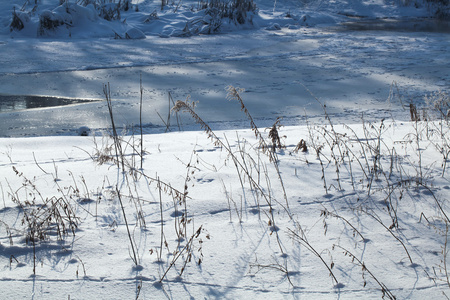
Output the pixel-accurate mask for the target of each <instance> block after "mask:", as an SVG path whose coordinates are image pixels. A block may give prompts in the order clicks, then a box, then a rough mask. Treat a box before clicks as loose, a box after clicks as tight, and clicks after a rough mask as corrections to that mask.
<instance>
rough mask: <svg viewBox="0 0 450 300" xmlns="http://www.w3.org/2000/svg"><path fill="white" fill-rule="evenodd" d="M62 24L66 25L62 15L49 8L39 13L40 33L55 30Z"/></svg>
mask: <svg viewBox="0 0 450 300" xmlns="http://www.w3.org/2000/svg"><path fill="white" fill-rule="evenodd" d="M61 25H64V20H63V18H62V17H61V15H59V14H55V13H53V12H51V11H49V10H44V11H43V12H42V13H41V14H40V15H39V28H38V34H39V35H44V34H46V33H47V32H48V31H51V30H55V29H56V28H58V27H59V26H61Z"/></svg>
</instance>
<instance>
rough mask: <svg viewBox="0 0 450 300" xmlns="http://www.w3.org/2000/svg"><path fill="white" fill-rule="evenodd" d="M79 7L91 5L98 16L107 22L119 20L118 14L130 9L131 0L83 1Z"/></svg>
mask: <svg viewBox="0 0 450 300" xmlns="http://www.w3.org/2000/svg"><path fill="white" fill-rule="evenodd" d="M80 4H81V5H83V6H87V5H93V6H94V7H95V8H96V9H97V11H98V15H99V16H100V17H102V18H103V19H105V20H107V21H113V20H120V12H121V11H128V10H130V9H131V8H132V3H131V0H118V1H117V2H116V1H115V0H109V1H107V0H83V1H81V2H80Z"/></svg>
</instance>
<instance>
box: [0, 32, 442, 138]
mask: <svg viewBox="0 0 450 300" xmlns="http://www.w3.org/2000/svg"><path fill="white" fill-rule="evenodd" d="M449 48H450V38H449V34H448V33H440V32H437V33H436V32H410V31H379V30H378V31H373V30H370V31H367V30H365V31H348V30H346V31H336V30H328V29H327V28H303V27H301V28H283V29H282V30H279V31H267V30H258V31H253V30H248V31H240V32H238V33H230V34H225V35H214V36H193V37H190V38H188V39H187V38H170V39H162V38H159V37H148V38H147V39H145V40H138V41H136V40H134V41H130V40H110V39H96V40H50V39H41V40H38V39H36V40H30V39H27V43H24V41H21V40H20V39H11V40H7V41H6V42H4V43H2V44H1V45H0V49H1V50H2V53H5V54H6V55H2V56H1V58H0V60H1V62H0V63H1V65H2V68H1V69H0V92H1V93H2V94H6V95H38V96H52V97H64V98H70V99H88V100H102V99H104V95H103V85H104V84H107V83H109V84H110V86H111V92H112V98H113V100H114V107H115V108H116V109H117V117H116V121H117V123H118V124H119V126H122V125H124V126H132V125H135V124H137V123H138V118H139V113H138V112H139V99H140V78H142V86H143V92H144V93H143V100H144V107H143V112H144V114H143V115H144V123H145V124H146V129H147V130H148V131H149V132H155V131H156V132H158V131H161V130H163V129H164V128H165V126H164V122H165V118H166V117H167V116H168V110H169V100H168V99H169V97H168V94H169V92H170V94H171V96H172V97H173V99H174V100H184V99H186V97H188V96H190V97H191V99H192V100H194V101H198V105H197V112H198V113H199V115H200V116H202V118H204V120H205V121H207V122H210V123H211V125H212V126H213V127H214V128H222V129H224V128H238V127H246V126H247V125H246V122H245V117H244V115H243V114H242V113H240V111H239V110H240V108H239V106H238V105H237V104H236V103H231V102H229V101H227V100H226V91H225V88H226V87H227V86H228V85H233V86H235V87H241V88H244V89H245V92H244V93H243V94H242V96H243V98H244V101H245V102H246V104H247V106H248V109H249V110H250V112H251V113H252V115H253V117H254V118H255V119H256V120H257V121H258V122H259V125H260V126H269V125H270V124H271V123H273V121H274V120H275V119H276V118H277V117H283V118H284V121H283V122H284V124H286V125H295V124H303V123H304V122H305V120H306V119H307V118H308V119H314V118H317V117H319V116H321V115H322V110H321V108H320V106H319V105H318V102H317V101H316V100H315V97H317V99H319V100H320V101H322V102H323V103H325V104H326V105H327V108H328V110H329V112H330V113H331V114H332V115H333V116H334V117H335V118H337V119H336V120H338V121H339V122H341V121H342V122H357V121H359V120H360V118H361V116H362V114H363V113H364V117H365V118H369V119H377V118H381V117H388V118H389V117H391V116H394V117H395V118H402V116H404V117H405V119H407V118H408V113H407V112H403V107H402V105H403V106H405V105H407V104H409V103H410V102H414V103H415V104H417V105H418V106H420V105H422V104H423V103H424V96H425V95H429V94H430V93H432V92H435V91H438V90H443V91H448V90H449V86H450V72H449V71H448V62H449V61H450V53H449V52H448V49H449ZM30 51H32V52H30ZM30 53H32V55H30ZM313 95H314V96H313ZM0 119H1V123H0V124H1V125H0V135H1V136H25V135H55V134H56V135H58V134H74V133H75V132H76V130H77V128H79V127H80V126H88V127H90V128H92V129H93V130H95V129H101V128H105V127H108V112H107V109H106V104H105V103H104V102H100V103H99V102H88V103H82V104H78V105H71V106H67V107H53V108H39V109H31V110H26V111H17V112H3V113H0ZM183 124H184V126H185V127H184V128H185V129H189V128H191V125H192V121H191V120H189V119H187V118H186V119H184V120H183ZM194 128H195V127H194Z"/></svg>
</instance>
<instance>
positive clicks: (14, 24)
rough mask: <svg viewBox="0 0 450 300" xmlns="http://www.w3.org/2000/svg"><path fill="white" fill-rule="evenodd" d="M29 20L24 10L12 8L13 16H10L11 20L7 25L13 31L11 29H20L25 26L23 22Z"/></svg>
mask: <svg viewBox="0 0 450 300" xmlns="http://www.w3.org/2000/svg"><path fill="white" fill-rule="evenodd" d="M28 22H30V16H29V15H28V14H27V13H24V12H21V11H19V12H16V10H15V9H14V11H13V16H12V21H11V24H10V25H9V30H10V31H13V30H17V31H20V30H22V29H23V28H24V27H25V23H28Z"/></svg>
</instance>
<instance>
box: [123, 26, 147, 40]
mask: <svg viewBox="0 0 450 300" xmlns="http://www.w3.org/2000/svg"><path fill="white" fill-rule="evenodd" d="M125 38H126V39H130V40H140V39H145V34H144V33H143V32H142V31H140V30H139V29H137V28H134V27H133V28H130V29H128V30H127V31H126V32H125Z"/></svg>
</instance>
